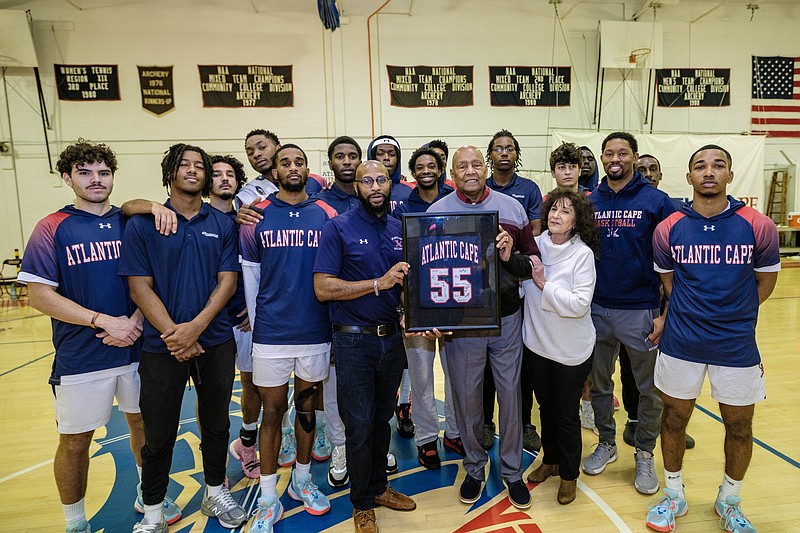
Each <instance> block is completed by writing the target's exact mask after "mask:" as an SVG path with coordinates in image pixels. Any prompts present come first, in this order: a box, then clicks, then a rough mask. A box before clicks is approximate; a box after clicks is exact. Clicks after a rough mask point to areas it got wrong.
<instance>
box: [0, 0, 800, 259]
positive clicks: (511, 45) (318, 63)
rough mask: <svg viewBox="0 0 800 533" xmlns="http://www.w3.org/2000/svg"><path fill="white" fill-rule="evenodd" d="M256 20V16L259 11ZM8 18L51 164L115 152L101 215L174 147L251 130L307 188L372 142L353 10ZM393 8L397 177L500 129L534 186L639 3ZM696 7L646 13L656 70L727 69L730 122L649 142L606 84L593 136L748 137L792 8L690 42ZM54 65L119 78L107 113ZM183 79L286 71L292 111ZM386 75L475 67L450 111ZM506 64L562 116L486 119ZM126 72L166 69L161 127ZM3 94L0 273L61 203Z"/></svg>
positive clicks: (15, 88)
mask: <svg viewBox="0 0 800 533" xmlns="http://www.w3.org/2000/svg"><path fill="white" fill-rule="evenodd" d="M112 3H114V2H112ZM266 3H269V2H268V1H267V0H263V1H261V2H259V3H257V5H259V6H263V5H265V4H266ZM14 4H15V5H14V8H15V9H30V10H31V13H32V16H33V19H34V21H35V23H34V40H35V44H36V48H37V53H38V55H39V61H40V70H41V72H42V75H43V82H44V90H45V99H46V102H47V105H48V111H49V113H50V115H51V119H52V127H51V129H50V130H49V131H48V136H49V138H50V142H51V151H52V154H53V162H55V159H56V158H57V156H58V153H59V152H60V151H61V150H62V149H63V148H64V146H66V144H68V143H69V142H72V141H74V140H75V139H77V138H78V137H85V138H88V139H91V140H94V141H104V142H108V143H109V144H110V145H111V146H112V147H113V148H114V149H115V150H116V151H117V154H118V157H119V163H120V169H119V171H118V173H117V178H116V188H115V192H114V196H113V197H112V199H113V200H114V201H115V203H117V204H120V203H122V202H123V201H124V200H126V199H128V198H131V197H135V196H146V197H150V198H155V199H161V198H163V197H164V191H163V189H162V188H161V186H160V168H159V165H158V163H159V161H160V159H161V155H162V154H163V152H164V150H165V149H166V148H167V147H168V146H169V145H170V144H172V143H174V142H179V141H188V142H192V143H196V144H199V145H200V146H203V147H204V148H206V149H207V150H208V151H209V152H212V153H220V152H224V153H232V154H234V155H236V156H238V157H240V158H241V159H243V160H245V156H244V153H243V149H242V146H243V138H244V135H245V134H246V133H247V132H248V131H249V130H251V129H253V128H257V127H263V128H267V129H271V130H273V131H275V132H276V133H278V135H279V136H280V137H281V139H282V140H285V141H292V142H297V143H298V144H300V145H301V146H303V147H304V148H305V149H306V150H307V151H308V152H309V157H310V160H311V163H312V170H316V171H320V170H321V169H320V168H319V166H318V165H317V164H315V162H316V161H319V159H320V158H321V157H322V158H323V159H324V157H323V156H322V154H324V152H325V149H326V146H327V144H328V142H329V141H330V140H331V139H332V138H334V137H335V136H337V135H341V134H348V135H351V136H353V137H355V138H356V139H357V140H359V141H360V142H362V147H363V148H365V149H366V145H367V142H368V141H369V139H370V138H371V136H372V132H373V115H372V113H371V112H370V87H369V82H370V78H369V61H368V40H367V18H366V15H367V14H368V13H369V10H362V11H361V12H354V13H345V15H347V16H348V20H347V22H348V23H347V24H345V25H343V26H342V27H341V28H340V29H339V30H337V31H336V32H334V33H331V32H328V31H325V30H324V28H323V27H322V24H321V23H320V22H319V18H318V15H317V13H316V9H315V6H314V4H315V3H314V2H305V3H299V2H298V3H296V4H293V5H292V7H291V8H290V11H287V10H286V9H283V6H286V3H285V2H277V1H275V2H274V5H275V9H274V10H272V11H269V12H267V11H266V10H263V9H262V10H261V12H256V11H255V10H254V9H253V7H252V6H253V4H252V3H251V2H249V1H245V0H235V1H233V0H232V1H228V2H224V3H221V2H216V3H215V2H190V1H187V0H174V1H171V2H144V3H126V2H120V3H119V4H120V5H116V6H114V7H108V8H97V9H85V10H82V11H81V10H77V9H75V8H73V7H70V5H69V4H68V3H66V2H44V1H39V2H27V3H25V2H15V3H14ZM306 4H307V5H306ZM351 4H352V2H351ZM398 4H401V5H402V6H401V7H403V8H404V9H399V8H398V9H396V13H394V14H391V12H390V11H389V9H387V10H386V11H387V12H388V13H389V14H379V15H377V16H375V17H373V19H372V26H371V33H372V40H371V45H372V57H373V63H372V65H373V85H374V88H375V90H374V94H373V100H372V102H373V104H374V132H375V134H379V133H390V134H392V135H394V136H396V137H398V138H399V139H400V141H401V143H402V145H403V147H404V156H406V157H404V159H406V160H407V156H408V155H409V154H410V152H411V151H412V150H413V149H414V148H415V147H416V146H418V145H419V144H421V143H422V142H425V141H428V140H430V139H432V138H443V139H445V140H447V141H448V142H449V143H450V144H451V146H458V145H462V144H466V143H474V144H477V145H478V146H479V147H485V146H486V144H487V143H488V141H489V139H490V137H491V135H492V134H493V133H494V132H495V131H497V130H499V129H502V128H506V129H509V130H511V131H513V132H514V133H515V134H516V135H517V136H518V138H519V140H520V142H521V143H522V147H523V152H524V154H523V162H524V167H525V169H526V170H527V171H530V172H529V173H530V174H532V175H533V174H534V171H537V170H542V169H545V168H546V161H547V155H548V151H549V146H550V144H551V138H550V133H551V131H553V130H560V131H564V130H570V129H574V130H576V131H586V130H596V129H598V124H596V123H595V124H593V123H592V112H593V109H594V105H595V87H596V83H597V76H596V65H597V40H598V35H597V22H598V20H626V19H628V18H629V17H630V16H631V14H632V12H633V10H634V9H636V8H638V7H639V4H640V2H617V3H608V4H604V3H584V4H582V5H581V6H580V7H579V8H577V9H575V10H573V11H571V12H570V13H569V15H568V16H567V17H566V18H565V19H563V21H562V26H563V33H562V29H561V26H559V25H558V24H556V20H555V18H554V14H553V9H552V6H550V5H548V4H547V3H546V2H545V1H544V0H541V1H537V2H535V3H534V2H529V1H522V0H519V1H516V2H511V1H509V2H503V3H498V2H484V1H480V0H461V1H459V2H455V1H453V0H426V1H418V2H413V3H409V2H406V3H402V2H399V3H398ZM702 4H704V3H703V2H681V3H680V4H679V6H678V7H679V8H680V9H678V7H676V8H673V9H668V8H664V9H661V10H659V12H658V13H657V21H658V22H660V23H662V24H663V30H664V66H665V67H678V68H694V67H697V68H727V67H730V68H731V91H732V98H731V106H730V107H727V108H722V109H692V110H689V109H678V110H676V109H660V108H656V110H655V116H654V117H652V124H651V123H645V122H644V114H643V113H644V111H643V108H644V105H645V104H644V100H645V98H646V78H645V75H644V74H643V73H642V72H639V71H634V72H628V73H626V74H627V76H628V78H627V79H626V80H623V73H621V72H620V71H610V70H609V71H606V73H605V85H604V99H603V109H602V120H601V123H600V125H599V127H600V128H601V129H602V130H617V129H625V130H629V131H633V132H649V131H650V129H651V126H652V128H653V131H654V132H655V133H670V132H681V133H685V132H690V133H704V132H709V133H712V132H713V133H739V132H746V131H748V130H749V108H750V56H751V55H753V54H755V55H785V56H797V55H800V33H798V32H797V31H796V21H797V20H798V19H800V6H798V5H790V4H778V5H771V4H770V3H769V2H766V3H763V5H762V6H761V9H760V10H759V11H758V12H757V13H756V15H755V17H754V21H753V22H750V21H749V19H750V12H749V11H747V10H745V9H741V8H740V6H737V7H736V9H733V8H732V7H731V8H730V9H727V8H721V9H720V10H717V11H716V12H714V14H712V15H710V16H708V17H706V18H703V19H702V20H700V21H699V22H696V23H694V24H690V22H689V21H691V20H692V19H694V18H696V17H697V16H699V15H700V14H701V13H702V12H703V11H705V10H706V9H707V5H708V4H705V6H706V7H703V5H702ZM347 5H348V2H345V7H347ZM362 5H363V3H362ZM379 5H380V2H379V3H377V4H376V5H375V7H374V8H377V7H378V6H379ZM223 6H224V8H223ZM409 6H411V9H410V12H409V11H408V9H407V8H408V7H409ZM391 7H393V6H392V5H391V4H390V6H389V8H391ZM374 8H372V9H374ZM645 19H647V20H645ZM651 21H652V13H647V14H646V16H645V17H643V18H642V19H641V23H647V22H651ZM564 36H566V39H565V38H564ZM775 36H780V37H779V38H776V37H775ZM53 63H67V64H101V63H110V64H117V65H119V73H120V86H121V96H122V99H121V100H120V101H118V102H85V103H80V102H62V101H59V100H58V99H57V98H56V96H55V87H54V79H53V66H52V65H53ZM198 64H266V65H280V64H292V65H294V87H295V93H294V97H295V100H294V107H292V108H283V109H263V108H262V109H253V108H250V109H214V108H209V109H205V108H203V107H202V100H201V94H200V88H199V76H198V71H197V65H198ZM387 64H396V65H416V64H429V65H473V66H474V74H475V79H474V82H475V83H474V102H475V103H474V105H473V106H471V107H465V108H451V109H402V108H397V107H392V106H391V105H389V93H388V87H387V84H388V78H387V75H386V65H387ZM514 64H521V65H544V66H549V65H572V67H573V71H572V75H573V89H572V105H571V106H570V107H564V108H534V109H529V108H492V107H491V106H490V105H489V94H488V66H489V65H514ZM137 65H174V66H175V68H174V89H175V95H176V96H175V101H176V108H175V110H173V111H172V112H170V113H168V114H166V115H164V116H162V117H155V116H153V115H151V114H150V113H148V112H146V111H144V110H143V109H142V108H141V101H140V95H139V82H138V75H137V69H136V66H137ZM6 83H7V90H8V106H9V109H10V117H11V120H10V122H9V117H8V116H7V113H6V112H5V104H6V102H5V97H4V95H3V92H2V88H0V100H2V101H0V141H3V140H8V139H10V137H11V132H13V140H14V146H13V148H14V160H13V161H12V160H11V157H10V156H8V155H2V154H0V227H2V229H3V231H2V232H0V257H8V256H10V255H11V251H12V249H13V248H15V247H20V248H21V247H22V243H23V240H24V239H27V236H28V235H29V234H30V231H31V229H32V228H33V226H34V224H35V223H36V221H37V220H38V219H40V218H41V217H42V216H44V215H45V214H47V213H49V212H51V211H53V210H55V209H57V208H59V207H61V206H63V205H65V204H67V203H69V202H70V201H71V191H70V190H69V189H68V188H66V187H65V186H64V185H63V184H62V183H61V181H60V179H59V178H58V176H55V175H51V174H49V173H48V168H49V166H48V163H47V160H46V155H45V149H44V144H43V142H44V135H43V132H42V126H41V119H40V118H39V116H38V114H37V113H38V105H37V96H36V89H35V82H34V79H33V76H32V74H31V73H30V71H29V70H27V69H14V68H9V69H8V70H7V71H6ZM598 149H599V147H598ZM781 150H782V151H784V152H785V153H786V154H787V155H788V156H789V157H790V158H792V159H793V160H794V161H800V141H794V140H774V139H768V140H767V146H766V161H765V165H767V166H769V165H772V164H782V165H783V164H785V163H786V159H785V158H784V157H783V155H781V153H780V151H781ZM12 163H13V165H16V172H14V170H13V168H12V167H13V165H12ZM405 164H406V163H405V161H404V162H403V166H404V168H405ZM15 176H16V177H17V179H18V182H19V190H18V191H17V187H16V185H15ZM667 178H669V177H667ZM797 190H798V188H793V191H797ZM17 193H18V194H19V197H20V205H21V211H22V216H21V220H20V217H19V215H18V205H17V200H16V198H17ZM798 205H800V201H797V200H796V199H793V202H792V205H791V206H790V207H791V210H798V209H797V208H796V207H795V206H798Z"/></svg>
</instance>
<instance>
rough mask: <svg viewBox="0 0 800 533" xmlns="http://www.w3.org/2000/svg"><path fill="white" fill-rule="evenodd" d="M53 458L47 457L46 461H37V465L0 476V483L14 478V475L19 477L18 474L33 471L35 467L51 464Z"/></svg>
mask: <svg viewBox="0 0 800 533" xmlns="http://www.w3.org/2000/svg"><path fill="white" fill-rule="evenodd" d="M54 460H55V459H48V460H47V461H44V462H42V463H39V464H38V465H33V466H29V467H28V468H24V469H22V470H20V471H19V472H14V473H13V474H9V475H7V476H6V477H4V478H0V483H5V482H6V481H9V480H11V479H14V478H16V477H19V476H22V475H24V474H27V473H28V472H33V471H34V470H36V469H37V468H41V467H43V466H47V465H50V464H53V461H54Z"/></svg>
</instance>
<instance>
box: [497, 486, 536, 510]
mask: <svg viewBox="0 0 800 533" xmlns="http://www.w3.org/2000/svg"><path fill="white" fill-rule="evenodd" d="M503 483H505V485H506V488H507V489H508V499H509V500H510V501H511V505H513V506H514V507H516V508H517V509H527V508H528V507H530V506H531V493H530V491H529V490H528V487H526V486H525V483H523V482H522V480H521V479H518V480H516V481H508V480H507V479H504V480H503Z"/></svg>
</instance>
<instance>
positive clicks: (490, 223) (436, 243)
mask: <svg viewBox="0 0 800 533" xmlns="http://www.w3.org/2000/svg"><path fill="white" fill-rule="evenodd" d="M498 225H499V216H498V213H497V211H484V212H479V213H474V212H457V213H448V214H442V213H437V214H432V213H406V214H404V215H403V260H404V261H406V262H407V263H409V264H410V265H411V268H410V269H409V272H408V275H407V276H406V278H405V282H404V287H403V288H404V291H405V307H406V321H405V323H406V330H407V331H425V330H428V329H431V328H434V327H436V328H439V329H440V330H442V331H454V330H477V329H486V330H492V329H500V300H499V298H498V294H497V287H498V286H499V275H500V274H499V270H498V263H497V253H496V251H497V248H496V247H495V238H496V237H497V228H498Z"/></svg>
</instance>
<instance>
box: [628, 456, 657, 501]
mask: <svg viewBox="0 0 800 533" xmlns="http://www.w3.org/2000/svg"><path fill="white" fill-rule="evenodd" d="M633 457H634V458H635V459H636V481H635V482H634V483H633V485H634V486H635V487H636V490H638V491H639V492H641V493H642V494H655V493H656V492H658V476H657V475H656V467H655V461H654V460H653V454H652V453H649V452H646V451H644V450H640V449H639V448H636V453H635V454H633Z"/></svg>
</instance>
